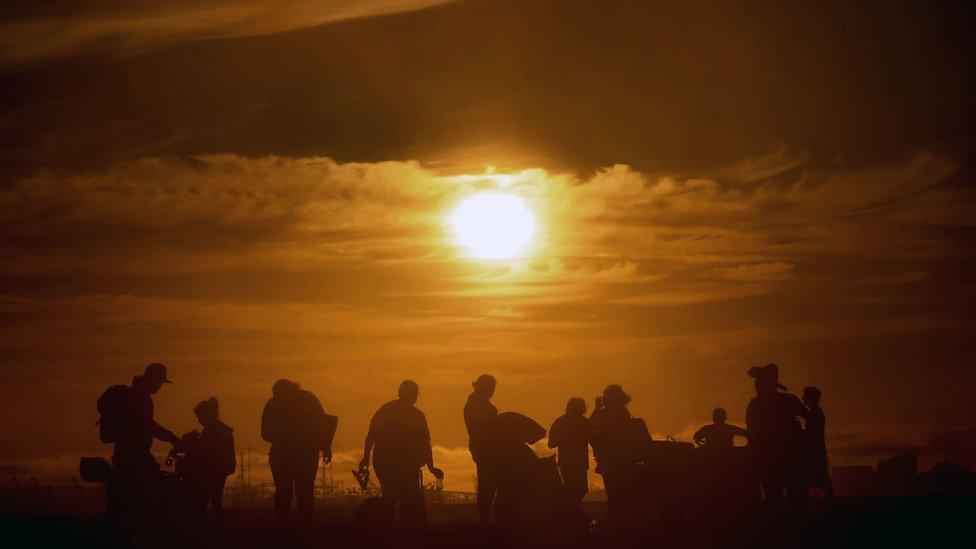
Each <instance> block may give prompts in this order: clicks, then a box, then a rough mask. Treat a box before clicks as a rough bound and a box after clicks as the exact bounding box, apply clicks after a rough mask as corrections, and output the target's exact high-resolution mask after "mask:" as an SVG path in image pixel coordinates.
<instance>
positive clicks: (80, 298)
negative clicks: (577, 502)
mask: <svg viewBox="0 0 976 549" xmlns="http://www.w3.org/2000/svg"><path fill="white" fill-rule="evenodd" d="M777 154H780V153H777ZM777 162H781V163H782V164H783V165H790V166H791V167H789V168H788V169H784V170H775V169H773V168H768V167H764V168H762V169H759V168H756V169H755V170H754V171H755V172H756V173H758V172H760V171H762V172H764V173H769V174H772V175H769V177H768V178H766V179H763V178H762V177H758V176H756V177H743V176H738V177H737V178H731V177H727V176H725V175H723V173H724V172H723V171H721V170H720V171H718V172H716V173H712V174H705V173H703V174H696V175H695V176H694V177H685V176H681V175H680V174H652V173H645V172H642V171H639V170H636V169H634V168H632V167H628V166H611V167H608V168H606V169H603V170H598V171H597V172H595V173H593V174H589V175H581V174H576V173H571V172H567V173H552V172H548V171H546V170H542V169H533V170H526V171H522V172H513V173H509V174H501V175H503V176H504V177H500V176H499V174H495V176H492V177H488V176H483V175H482V176H479V175H470V174H468V175H461V176H458V175H453V174H442V173H438V172H436V171H434V170H432V169H430V168H429V167H427V166H425V165H423V164H421V163H418V162H376V163H343V162H338V161H336V160H334V159H330V158H321V157H307V158H284V157H276V156H264V157H245V156H238V155H204V156H190V157H174V156H167V157H150V158H141V159H135V160H131V161H123V162H116V163H113V164H112V165H110V166H108V167H106V168H105V169H101V170H91V171H84V172H77V173H71V174H63V173H58V172H56V171H42V172H39V173H37V174H35V175H33V176H31V177H27V178H24V179H21V180H19V181H17V182H16V183H14V184H11V185H8V186H6V187H4V188H3V189H2V190H0V282H2V284H3V288H4V291H3V292H2V293H0V356H2V357H3V360H2V361H0V364H2V366H0V369H2V370H3V372H4V375H5V379H6V380H7V382H8V383H5V384H4V386H3V387H2V388H0V397H2V398H0V402H2V403H3V406H4V407H6V409H7V410H9V411H10V413H17V414H22V415H23V416H24V417H32V418H36V423H37V425H38V426H39V427H38V429H35V430H33V431H30V432H27V431H24V430H22V429H18V428H17V427H16V426H14V425H11V426H8V427H7V428H6V429H5V430H2V431H0V442H2V446H3V447H4V448H5V449H7V450H5V451H6V452H7V453H8V455H6V456H4V457H6V458H8V459H20V458H21V457H23V458H24V459H27V458H32V457H43V456H45V455H54V454H57V455H60V454H64V453H65V452H66V451H68V450H66V449H70V448H74V449H77V451H81V450H83V449H88V448H90V447H91V443H92V441H94V440H97V439H96V438H95V433H94V432H93V431H92V429H93V427H92V422H93V421H94V418H93V417H88V415H86V414H79V413H76V412H77V411H78V410H89V411H90V410H92V402H93V399H94V398H96V397H97V395H98V394H99V391H101V390H102V389H104V387H105V386H106V385H108V384H111V383H118V382H120V381H124V380H126V379H128V376H130V375H132V371H131V370H132V368H133V365H139V364H144V363H147V362H150V361H153V360H164V361H167V362H168V363H170V364H172V367H173V369H174V376H175V375H176V373H177V372H178V373H179V377H180V380H179V381H180V388H179V389H178V390H174V391H172V392H168V393H167V397H166V399H163V401H162V402H163V404H161V405H160V408H159V410H160V413H161V414H162V415H163V419H165V421H166V422H170V423H172V424H180V425H186V423H187V422H188V421H192V417H191V416H190V415H189V410H191V409H192V406H193V404H195V402H196V401H198V400H199V399H200V398H205V397H206V396H209V395H210V394H218V395H220V396H221V397H224V396H225V394H226V398H222V403H225V406H226V410H224V411H223V413H225V415H226V418H227V419H228V421H229V422H230V423H231V424H232V425H234V426H235V428H237V429H238V431H237V432H238V433H240V436H241V444H249V445H257V446H260V445H261V443H260V441H259V440H257V439H256V438H255V437H256V434H255V433H257V428H256V426H255V425H254V422H255V421H256V417H257V415H256V412H255V410H259V409H260V406H261V405H262V404H263V402H264V400H265V399H266V398H267V396H266V395H267V390H268V384H269V380H273V379H277V378H279V377H294V378H296V379H301V380H302V381H303V383H304V384H306V385H307V386H308V387H310V388H312V389H314V390H316V391H317V392H320V394H321V396H322V398H323V402H325V403H326V404H327V406H326V407H327V408H328V409H329V410H330V411H331V412H334V413H337V414H338V415H340V416H341V417H342V418H343V424H342V425H343V428H342V432H341V433H340V434H339V435H338V438H337V449H340V450H343V451H347V450H348V449H350V448H354V447H355V446H356V445H358V444H359V440H360V439H361V435H362V432H363V430H364V429H365V428H366V422H367V420H368V417H362V416H363V413H362V410H363V409H364V406H366V408H369V406H372V405H374V404H375V405H378V403H381V402H384V401H385V400H388V399H389V398H392V394H393V390H394V389H395V387H396V384H397V383H399V381H400V380H402V379H403V378H404V377H407V376H409V377H411V378H415V379H417V380H418V382H420V383H421V385H422V386H423V387H424V393H423V394H424V395H425V398H424V401H423V402H422V406H423V408H424V410H425V412H426V413H427V414H428V418H429V419H430V421H431V426H432V429H433V430H435V431H436V432H437V435H436V437H435V438H436V440H435V442H436V443H437V444H440V445H441V446H443V447H444V448H450V449H457V448H460V447H461V445H462V444H463V441H464V437H465V435H464V432H463V424H461V423H459V421H458V419H459V418H458V410H459V409H460V406H461V405H462V404H463V398H464V395H465V391H466V388H467V387H468V383H469V382H470V380H471V379H472V378H473V376H475V375H477V374H478V373H482V372H485V371H490V372H493V373H495V374H496V375H498V376H499V378H500V379H503V380H504V386H503V388H502V390H501V391H500V392H499V398H500V399H502V400H501V401H500V402H499V406H500V407H502V408H503V409H512V410H519V411H523V412H525V413H528V414H530V415H532V416H533V417H536V418H538V420H539V421H540V422H541V423H546V422H547V421H549V420H551V419H552V417H553V416H552V414H554V413H556V412H558V411H559V410H560V409H562V407H563V405H564V403H565V398H566V397H567V395H569V394H582V395H588V394H591V392H593V391H596V390H597V389H598V387H600V386H601V385H605V384H606V383H608V382H610V380H613V381H614V382H620V383H623V384H625V386H628V388H631V389H632V390H633V392H634V393H635V408H634V411H635V413H638V414H640V415H643V416H646V417H648V418H649V419H650V420H651V423H652V424H653V425H654V426H655V428H656V429H657V430H659V431H660V432H679V431H680V430H681V429H682V428H683V427H684V426H686V425H687V424H688V422H689V420H690V419H691V418H694V417H699V416H702V415H707V412H708V410H711V409H712V408H713V407H714V406H716V405H725V406H728V407H729V409H730V410H732V409H734V406H736V405H738V404H737V403H739V404H741V403H742V402H744V401H745V399H747V398H748V391H749V385H748V382H743V383H737V381H736V380H738V381H742V377H743V376H742V369H743V366H744V365H748V364H750V363H758V361H761V360H767V361H768V360H773V359H775V360H777V361H780V360H781V358H782V362H783V367H784V371H787V370H788V371H789V372H790V382H791V383H792V382H793V380H794V379H803V380H804V382H806V381H805V380H807V379H809V380H811V381H813V382H816V383H817V384H818V385H820V386H823V387H824V389H825V394H830V395H838V393H842V392H843V391H845V390H847V388H848V387H853V386H856V387H863V386H864V384H863V383H860V382H858V381H856V379H855V381H851V377H852V376H856V375H858V374H857V372H860V371H862V370H863V369H864V368H874V370H872V371H875V372H877V371H878V369H880V368H882V367H883V369H884V371H885V372H892V373H891V375H888V376H886V377H885V379H884V380H882V382H879V383H877V384H871V387H870V389H865V391H875V392H876V393H877V394H876V395H875V396H876V399H877V402H875V404H876V408H878V409H886V410H888V412H889V413H891V414H894V415H897V413H898V412H899V410H898V409H897V408H896V409H893V410H892V409H888V408H885V407H886V406H892V405H891V404H890V403H892V402H898V401H903V400H904V399H909V398H913V397H911V395H912V394H913V392H914V391H916V390H918V387H917V386H918V385H919V383H920V382H919V381H918V380H915V379H913V378H911V377H906V376H902V375H899V374H897V373H895V372H902V371H904V370H905V368H906V367H907V365H910V364H911V363H914V362H917V361H918V360H920V357H922V358H923V359H924V360H925V361H926V363H932V364H937V365H941V366H940V367H941V368H943V369H942V370H938V369H937V370H936V372H935V373H934V374H932V376H930V378H929V379H927V380H925V383H931V384H936V383H943V382H944V380H945V379H947V378H950V377H951V378H953V379H956V380H958V379H960V378H959V376H960V375H962V376H965V375H967V374H965V372H960V371H959V370H958V369H959V368H960V367H961V366H960V365H965V364H966V356H967V355H966V353H967V352H968V351H966V349H967V348H968V347H963V346H962V343H960V342H961V341H963V340H965V334H966V332H965V330H966V328H967V326H970V325H971V310H972V309H971V308H970V307H968V306H967V305H968V304H971V303H972V299H973V295H972V290H971V287H970V285H969V281H968V279H966V278H965V277H964V276H962V275H961V274H960V273H965V272H967V271H966V270H965V268H964V267H965V265H966V264H967V263H966V262H967V261H969V256H970V254H971V252H970V250H969V249H967V248H965V247H964V246H962V245H961V243H960V241H958V240H956V238H957V237H955V236H954V235H955V234H956V233H953V232H948V233H946V232H941V231H932V230H929V229H928V228H927V227H928V226H929V225H931V224H935V223H942V224H945V223H948V224H953V225H958V226H961V227H965V226H968V225H967V223H969V222H968V221H967V218H966V217H965V215H964V214H963V210H964V209H965V206H968V205H972V204H973V194H972V192H971V190H969V189H968V188H965V187H960V186H954V185H951V184H948V183H947V181H948V179H949V178H950V177H951V176H952V174H954V173H955V172H954V170H955V169H956V166H957V165H956V163H955V162H954V161H953V160H952V159H951V158H948V157H945V156H941V155H938V154H934V153H928V152H924V151H922V152H918V153H914V154H912V155H910V156H908V157H906V158H904V159H902V160H901V161H900V162H897V163H895V164H893V165H879V166H872V167H867V168H863V169H858V170H837V171H834V172H829V173H826V172H823V171H822V170H820V169H814V168H809V167H808V166H807V165H806V164H805V163H804V162H803V161H802V158H801V159H800V160H796V161H795V162H791V161H789V160H786V159H777V160H776V162H773V161H770V163H771V164H776V163H777ZM794 163H798V164H797V165H796V166H793V165H792V164H794ZM489 175H490V174H489ZM495 186H497V187H498V188H505V189H507V190H508V191H509V192H515V193H518V194H520V195H521V196H523V197H524V198H525V200H526V201H527V203H528V204H529V206H530V207H531V208H532V209H533V210H534V211H535V212H536V213H537V215H538V216H539V218H540V227H544V228H545V230H544V231H542V234H541V236H540V240H539V242H538V243H537V245H536V247H535V249H534V255H532V256H531V257H527V258H524V259H520V260H515V261H510V262H500V263H484V262H479V261H473V260H471V259H470V258H468V257H467V255H466V254H465V252H464V250H462V249H459V248H458V247H457V246H456V244H455V243H454V242H453V240H452V238H451V235H450V230H449V228H448V227H446V226H445V224H444V220H445V218H447V217H448V214H449V213H450V212H451V211H452V208H453V207H454V205H455V204H456V203H457V202H458V201H459V200H460V199H461V198H462V197H463V196H465V195H466V194H467V193H470V192H472V191H475V190H482V189H485V188H494V187H495ZM950 296H951V298H950ZM947 334H948V335H947ZM953 342H957V343H953ZM828 349H829V350H831V354H830V359H829V360H826V359H824V358H823V356H824V355H823V354H822V353H826V352H827V351H826V350H828ZM818 353H819V354H818ZM771 356H772V357H773V358H770V357H771ZM776 357H781V358H776ZM878 357H884V358H878ZM848 366H850V367H848ZM855 366H856V367H855ZM940 372H941V373H940ZM38 380H50V381H45V383H44V384H43V387H42V388H41V389H38V386H37V384H38ZM366 380H368V383H365V381H366ZM957 385H958V383H957ZM730 388H734V389H730ZM38 390H40V391H43V392H44V394H45V398H43V399H37V398H36V394H37V391H38ZM676 395H681V397H680V398H678V397H676ZM641 397H643V398H641ZM836 398H838V399H840V397H839V396H838V397H836ZM862 398H864V395H861V394H858V395H857V396H856V398H855V397H853V396H851V397H849V399H850V400H852V401H853V400H857V401H858V402H860V399H862ZM505 399H508V400H505ZM940 400H942V401H945V402H952V403H955V404H953V406H956V407H958V408H959V410H961V411H960V412H958V413H957V415H959V414H964V413H965V406H966V402H968V399H966V398H962V397H951V398H950V397H946V398H944V399H940ZM847 411H848V413H850V414H855V415H856V414H858V413H859V412H858V410H857V408H856V407H855V406H853V405H851V406H849V407H848V410H847ZM93 413H94V412H92V414H93ZM954 413H955V412H954ZM52 414H53V415H52ZM950 416H951V417H955V416H952V415H951V414H950ZM64 417H67V418H68V419H62V420H56V419H53V418H64ZM839 417H843V416H839ZM841 421H843V420H841ZM837 424H839V423H835V425H837ZM40 427H43V428H40ZM62 431H63V432H62ZM45 432H62V436H61V437H58V438H52V437H47V436H43V437H42V435H41V434H42V433H45ZM443 459H444V461H445V463H447V462H452V460H453V461H456V462H457V463H456V464H455V465H452V467H455V468H457V470H458V471H461V472H460V473H452V474H455V475H461V476H464V475H469V470H470V465H467V466H464V464H463V463H462V462H464V461H465V459H466V458H464V456H463V452H461V453H458V452H457V451H455V450H451V451H450V452H446V453H445V454H444V455H443ZM465 467H468V468H467V469H465Z"/></svg>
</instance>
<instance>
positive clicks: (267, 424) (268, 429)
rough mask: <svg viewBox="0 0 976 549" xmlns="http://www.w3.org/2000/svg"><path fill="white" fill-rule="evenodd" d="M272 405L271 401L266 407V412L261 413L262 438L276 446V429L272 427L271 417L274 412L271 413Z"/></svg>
mask: <svg viewBox="0 0 976 549" xmlns="http://www.w3.org/2000/svg"><path fill="white" fill-rule="evenodd" d="M271 408H272V405H271V401H270V400H269V401H268V402H267V403H266V404H265V405H264V411H263V412H262V413H261V438H263V439H264V440H265V441H267V442H270V443H272V444H274V428H273V427H272V426H271V421H272V419H271V416H272V414H273V412H272V411H271Z"/></svg>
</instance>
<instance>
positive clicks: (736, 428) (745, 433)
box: [729, 425, 749, 437]
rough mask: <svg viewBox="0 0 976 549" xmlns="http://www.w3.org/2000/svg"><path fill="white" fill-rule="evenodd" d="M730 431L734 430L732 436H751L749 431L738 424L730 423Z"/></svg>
mask: <svg viewBox="0 0 976 549" xmlns="http://www.w3.org/2000/svg"><path fill="white" fill-rule="evenodd" d="M729 431H731V432H732V436H738V437H745V436H749V431H747V430H745V429H743V428H742V427H739V426H738V425H729Z"/></svg>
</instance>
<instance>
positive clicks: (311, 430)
mask: <svg viewBox="0 0 976 549" xmlns="http://www.w3.org/2000/svg"><path fill="white" fill-rule="evenodd" d="M271 393H272V395H273V396H272V397H271V398H270V399H269V400H268V402H267V404H265V406H264V413H263V414H262V415H261V438H263V439H264V440H266V441H268V442H270V443H271V451H270V452H269V454H268V464H269V465H270V466H271V476H272V477H273V478H274V485H275V514H276V517H277V520H278V525H279V527H283V526H285V525H287V523H288V514H289V508H290V507H291V498H292V494H294V495H295V505H296V507H297V508H298V522H299V524H300V525H302V526H306V527H307V526H308V525H309V524H310V523H311V521H312V506H313V503H314V499H315V474H316V472H317V471H318V463H319V454H322V457H323V459H324V460H325V462H326V463H328V462H329V461H331V460H332V448H331V440H332V437H331V433H329V432H328V421H329V420H328V416H326V414H325V412H324V411H323V410H322V405H321V404H320V403H319V399H318V398H316V397H315V395H313V394H312V393H311V392H309V391H306V390H304V389H300V388H299V387H298V384H297V383H295V382H293V381H288V380H286V379H280V380H278V381H276V382H275V384H274V386H273V387H272V389H271Z"/></svg>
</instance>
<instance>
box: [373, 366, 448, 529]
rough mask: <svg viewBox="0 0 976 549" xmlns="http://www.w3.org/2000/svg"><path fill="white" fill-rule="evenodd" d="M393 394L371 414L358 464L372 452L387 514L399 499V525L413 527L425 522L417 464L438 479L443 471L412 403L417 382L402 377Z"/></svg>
mask: <svg viewBox="0 0 976 549" xmlns="http://www.w3.org/2000/svg"><path fill="white" fill-rule="evenodd" d="M397 395H398V398H397V399H396V400H391V401H390V402H387V403H386V404H384V405H383V406H380V408H379V410H377V411H376V413H375V414H373V419H372V420H371V421H370V423H369V433H368V434H367V435H366V442H365V447H364V448H363V459H362V461H360V463H359V466H360V467H368V466H369V460H370V455H372V457H373V469H374V470H375V471H376V478H378V479H379V481H380V488H381V489H382V490H383V500H384V503H385V505H386V506H387V508H388V510H389V512H390V514H391V515H392V514H393V512H394V509H395V506H396V504H397V503H399V504H400V517H401V522H402V524H403V527H404V528H405V529H407V530H411V531H417V530H420V529H422V528H423V527H424V525H425V524H426V522H427V515H426V512H425V509H424V492H423V475H422V474H421V472H420V468H421V467H422V466H424V465H426V466H427V469H428V470H429V471H430V472H431V474H433V475H434V477H436V478H438V479H440V478H444V472H443V471H441V470H440V469H438V468H437V467H435V466H434V455H433V453H432V452H431V448H430V430H429V429H428V427H427V418H426V417H425V416H424V413H423V412H421V411H420V410H418V409H417V407H416V406H414V404H416V403H417V398H418V396H419V395H420V390H419V388H418V387H417V384H416V383H415V382H413V381H410V380H406V381H404V382H403V383H401V384H400V388H399V390H398V392H397ZM391 518H392V517H391Z"/></svg>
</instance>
